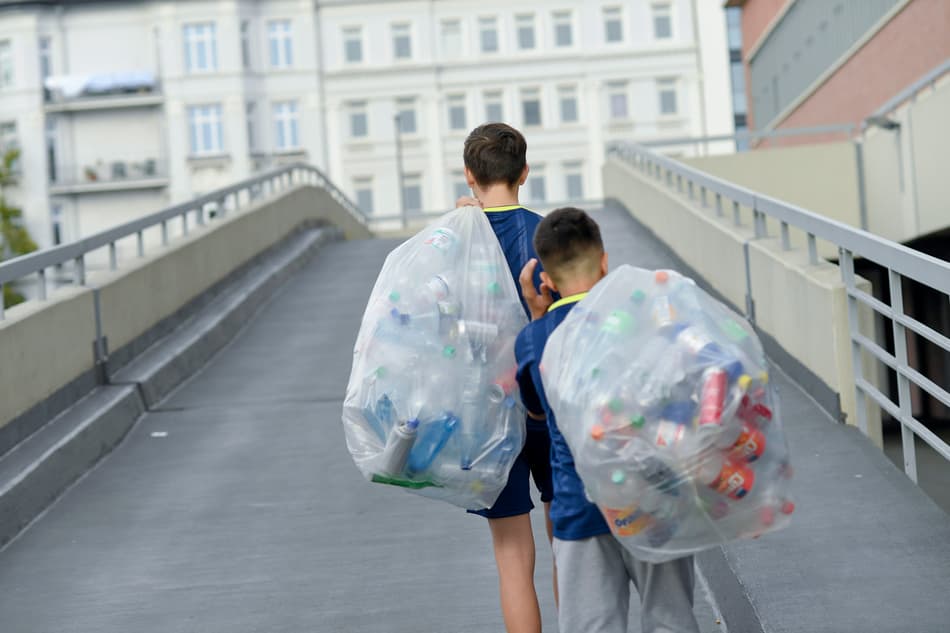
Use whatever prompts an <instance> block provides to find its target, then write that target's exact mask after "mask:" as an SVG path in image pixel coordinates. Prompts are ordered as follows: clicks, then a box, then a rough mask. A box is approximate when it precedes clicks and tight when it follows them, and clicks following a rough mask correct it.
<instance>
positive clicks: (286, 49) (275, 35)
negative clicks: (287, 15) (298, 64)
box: [267, 20, 294, 68]
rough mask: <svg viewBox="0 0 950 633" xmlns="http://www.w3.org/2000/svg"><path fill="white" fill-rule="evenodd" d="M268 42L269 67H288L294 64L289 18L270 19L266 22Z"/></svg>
mask: <svg viewBox="0 0 950 633" xmlns="http://www.w3.org/2000/svg"><path fill="white" fill-rule="evenodd" d="M267 37H268V40H269V42H270V65H271V68H290V67H291V66H293V65H294V44H293V38H292V37H291V31H290V20H272V21H270V22H268V23H267Z"/></svg>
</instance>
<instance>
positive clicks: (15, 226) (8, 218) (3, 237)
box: [0, 149, 36, 307]
mask: <svg viewBox="0 0 950 633" xmlns="http://www.w3.org/2000/svg"><path fill="white" fill-rule="evenodd" d="M19 157H20V150H18V149H10V150H7V151H6V152H5V153H4V154H3V158H2V160H0V262H2V261H3V260H4V259H8V258H11V257H17V256H18V255H26V254H27V253H31V252H33V251H35V250H36V242H34V241H33V240H32V238H30V234H29V233H28V232H27V230H26V228H25V227H24V226H23V224H22V217H23V212H22V211H21V210H20V209H19V208H17V207H15V206H12V205H11V204H10V203H9V202H8V201H7V197H6V194H5V191H4V189H5V188H6V187H8V186H10V185H14V184H16V178H17V173H16V163H17V159H18V158H19ZM22 301H23V295H21V294H20V293H18V292H16V291H15V290H14V289H13V288H11V287H10V286H9V285H5V286H4V287H3V305H4V306H5V307H10V306H14V305H16V304H18V303H20V302H22Z"/></svg>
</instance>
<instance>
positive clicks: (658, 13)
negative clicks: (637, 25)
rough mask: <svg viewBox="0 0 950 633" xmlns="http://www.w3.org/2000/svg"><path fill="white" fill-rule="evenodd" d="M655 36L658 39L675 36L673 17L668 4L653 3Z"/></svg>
mask: <svg viewBox="0 0 950 633" xmlns="http://www.w3.org/2000/svg"><path fill="white" fill-rule="evenodd" d="M653 37H655V38H656V39H658V40H668V39H670V38H672V37H673V17H672V15H671V9H670V5H668V4H665V3H664V4H654V5H653Z"/></svg>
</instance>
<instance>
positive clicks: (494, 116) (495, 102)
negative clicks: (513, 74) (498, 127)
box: [484, 90, 505, 123]
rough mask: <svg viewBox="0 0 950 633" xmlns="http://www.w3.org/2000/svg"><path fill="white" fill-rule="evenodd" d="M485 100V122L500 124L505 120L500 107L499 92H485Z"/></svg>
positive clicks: (500, 97) (503, 112)
mask: <svg viewBox="0 0 950 633" xmlns="http://www.w3.org/2000/svg"><path fill="white" fill-rule="evenodd" d="M484 98H485V121H487V122H490V123H491V122H495V123H500V122H501V121H504V120H505V109H504V107H503V105H502V101H501V100H502V93H501V90H492V91H489V92H486V93H485V95H484Z"/></svg>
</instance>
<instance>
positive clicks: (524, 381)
mask: <svg viewBox="0 0 950 633" xmlns="http://www.w3.org/2000/svg"><path fill="white" fill-rule="evenodd" d="M526 334H527V329H524V330H522V331H521V333H520V334H519V335H518V339H517V340H516V341H515V360H516V361H517V362H518V369H517V370H516V372H515V379H516V380H517V381H518V389H519V390H520V391H521V402H522V404H524V408H525V410H527V412H528V417H529V418H531V419H532V420H538V421H542V420H544V419H545V418H546V416H545V415H544V407H543V406H541V398H539V397H538V392H537V391H536V390H535V388H534V381H533V380H531V365H532V363H534V362H535V361H534V358H533V355H532V354H531V353H530V348H531V346H530V344H529V343H528V341H527V338H528V337H527V336H526Z"/></svg>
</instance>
